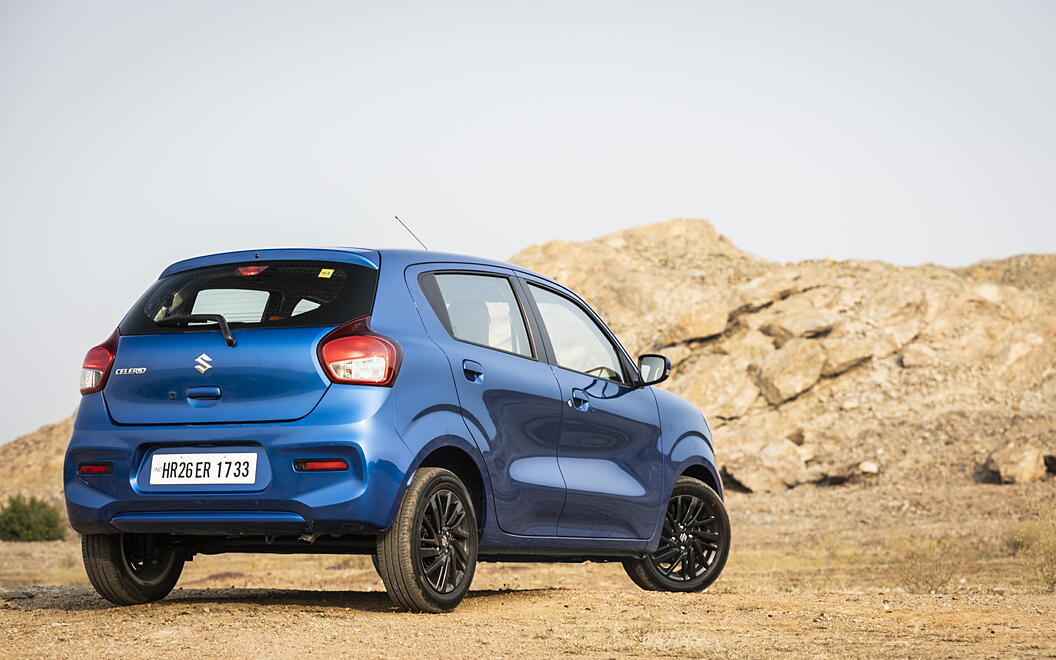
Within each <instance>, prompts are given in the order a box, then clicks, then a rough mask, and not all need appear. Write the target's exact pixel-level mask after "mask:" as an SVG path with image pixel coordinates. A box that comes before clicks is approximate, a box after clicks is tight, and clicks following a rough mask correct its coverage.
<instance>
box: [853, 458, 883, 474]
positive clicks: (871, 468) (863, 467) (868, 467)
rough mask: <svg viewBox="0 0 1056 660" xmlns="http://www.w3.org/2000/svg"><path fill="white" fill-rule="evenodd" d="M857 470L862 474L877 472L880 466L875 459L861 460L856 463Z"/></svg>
mask: <svg viewBox="0 0 1056 660" xmlns="http://www.w3.org/2000/svg"><path fill="white" fill-rule="evenodd" d="M858 470H859V471H860V472H861V473H862V474H877V473H878V472H880V466H879V465H877V464H876V462H875V461H862V462H861V463H859V464H858Z"/></svg>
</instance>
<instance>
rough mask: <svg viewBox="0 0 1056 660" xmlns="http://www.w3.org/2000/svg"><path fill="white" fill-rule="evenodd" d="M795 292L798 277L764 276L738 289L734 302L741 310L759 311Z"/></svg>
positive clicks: (783, 274) (786, 275)
mask: <svg viewBox="0 0 1056 660" xmlns="http://www.w3.org/2000/svg"><path fill="white" fill-rule="evenodd" d="M795 290H796V277H795V276H793V275H788V274H785V273H778V274H775V275H764V276H763V277H757V278H755V279H754V280H751V281H749V282H745V283H744V284H742V285H741V286H740V287H738V288H737V291H736V293H735V296H734V300H735V301H736V303H737V305H736V306H737V307H739V308H741V309H759V308H761V307H765V306H766V305H769V304H771V303H773V302H774V301H777V300H780V299H781V298H784V297H787V296H789V295H791V294H792V292H794V291H795Z"/></svg>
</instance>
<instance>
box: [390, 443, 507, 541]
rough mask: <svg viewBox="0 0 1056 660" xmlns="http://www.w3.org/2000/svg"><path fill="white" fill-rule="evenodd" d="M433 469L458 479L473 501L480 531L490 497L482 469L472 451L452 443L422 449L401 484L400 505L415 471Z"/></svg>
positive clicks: (482, 527) (486, 513)
mask: <svg viewBox="0 0 1056 660" xmlns="http://www.w3.org/2000/svg"><path fill="white" fill-rule="evenodd" d="M426 467H435V468H443V469H445V470H450V471H451V472H453V473H454V474H455V476H457V477H458V478H459V480H460V481H461V482H462V484H463V485H464V486H465V487H466V490H468V491H469V495H470V497H472V498H473V508H474V509H475V511H476V514H477V525H478V526H479V528H480V529H484V524H485V520H486V518H487V515H488V513H489V508H488V505H487V502H488V499H489V497H490V490H489V488H488V482H487V479H486V478H485V477H484V469H483V466H482V465H481V463H480V461H479V459H478V458H476V457H474V455H473V450H472V449H470V448H468V447H462V446H459V445H456V444H452V443H447V444H438V445H431V446H430V447H428V448H426V449H425V450H423V451H422V452H421V453H420V454H419V457H418V459H417V460H416V461H415V464H414V467H413V469H412V470H410V471H409V472H408V476H407V481H406V483H405V484H404V487H403V489H402V492H401V493H400V497H399V500H400V501H401V502H402V501H403V497H404V495H405V494H406V492H407V487H408V486H409V485H410V482H411V480H412V479H413V478H414V475H415V473H416V472H417V471H418V469H419V468H426Z"/></svg>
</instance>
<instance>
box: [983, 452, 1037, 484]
mask: <svg viewBox="0 0 1056 660" xmlns="http://www.w3.org/2000/svg"><path fill="white" fill-rule="evenodd" d="M986 468H987V469H988V470H990V471H991V472H994V473H996V474H997V475H998V477H999V478H1000V479H1001V481H1003V482H1004V483H1009V484H1022V483H1027V482H1028V481H1037V480H1038V479H1041V478H1042V477H1043V476H1045V450H1044V449H1043V448H1042V447H1041V446H1040V445H1037V444H1033V443H1027V442H1010V443H1008V444H1007V445H1005V446H1004V447H1001V448H1000V449H998V450H996V451H994V452H993V453H992V454H990V457H989V458H988V459H987V460H986Z"/></svg>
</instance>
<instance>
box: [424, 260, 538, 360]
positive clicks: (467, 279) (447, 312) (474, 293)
mask: <svg viewBox="0 0 1056 660" xmlns="http://www.w3.org/2000/svg"><path fill="white" fill-rule="evenodd" d="M421 281H422V284H423V290H424V291H425V294H426V297H427V298H428V299H429V303H430V305H432V307H433V311H435V312H436V315H437V316H438V317H439V318H440V321H441V322H442V323H443V324H444V327H446V328H447V331H448V332H449V333H451V336H452V337H454V338H455V339H458V340H460V341H464V342H468V343H470V344H477V345H480V346H487V347H488V348H494V349H498V350H500V351H505V352H507V353H513V354H515V355H521V356H523V357H528V358H530V357H533V353H532V345H531V342H529V341H528V330H527V327H526V325H525V322H524V314H522V313H521V306H520V305H519V304H518V302H517V297H516V296H515V295H514V293H513V287H512V286H511V285H510V280H509V279H507V278H506V277H503V276H501V275H484V274H481V275H475V274H468V273H435V274H433V273H427V274H426V276H425V277H424V278H423V279H422V280H421Z"/></svg>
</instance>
